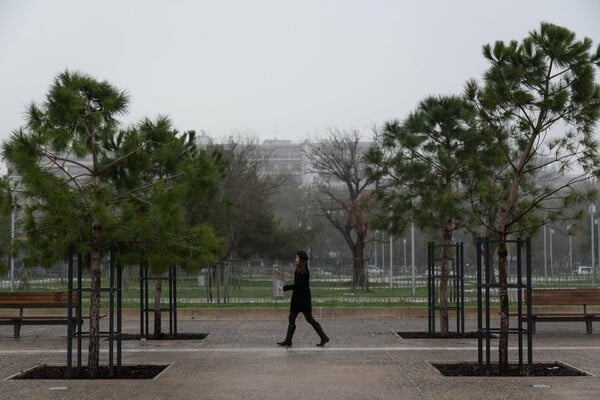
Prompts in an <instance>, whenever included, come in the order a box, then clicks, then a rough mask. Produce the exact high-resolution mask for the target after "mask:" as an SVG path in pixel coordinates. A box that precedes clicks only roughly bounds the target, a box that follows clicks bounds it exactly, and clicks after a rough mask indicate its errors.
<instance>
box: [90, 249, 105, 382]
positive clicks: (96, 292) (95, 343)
mask: <svg viewBox="0 0 600 400" xmlns="http://www.w3.org/2000/svg"><path fill="white" fill-rule="evenodd" d="M101 259H102V255H101V253H100V249H98V248H92V249H91V251H90V277H91V284H90V289H91V290H90V322H89V323H90V341H89V346H88V369H89V373H90V378H94V377H96V376H97V374H98V367H99V366H100V289H101V286H102V284H101V280H100V278H101V269H100V267H101V263H100V261H101Z"/></svg>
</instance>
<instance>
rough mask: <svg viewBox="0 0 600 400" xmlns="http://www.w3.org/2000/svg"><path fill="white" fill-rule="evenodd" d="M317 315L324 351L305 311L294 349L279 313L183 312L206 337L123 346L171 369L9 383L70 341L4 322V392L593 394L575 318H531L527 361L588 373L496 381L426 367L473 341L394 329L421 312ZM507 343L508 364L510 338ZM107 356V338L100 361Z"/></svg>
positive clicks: (590, 338)
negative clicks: (325, 338)
mask: <svg viewBox="0 0 600 400" xmlns="http://www.w3.org/2000/svg"><path fill="white" fill-rule="evenodd" d="M258 317H260V316H258ZM319 321H320V322H321V324H322V326H323V328H324V329H325V331H326V332H327V334H328V335H329V336H330V337H331V339H332V340H331V342H330V343H328V345H327V346H326V347H325V348H318V347H316V346H315V344H316V343H317V342H318V337H317V335H316V333H315V332H314V331H313V330H312V328H311V327H310V325H308V324H307V323H306V322H305V321H304V320H303V319H302V318H301V317H299V319H298V321H297V325H298V329H297V331H296V334H295V336H294V341H293V346H292V347H291V348H282V347H279V346H277V345H276V344H275V342H277V341H280V340H282V339H283V337H284V335H285V330H286V324H287V320H286V319H285V318H284V319H280V320H275V319H271V318H267V319H260V318H257V319H248V318H247V317H245V318H243V319H239V318H232V319H230V320H227V319H218V320H214V319H207V320H202V319H198V318H197V317H196V318H194V319H180V320H179V324H178V331H179V332H180V333H208V334H209V335H208V337H207V338H206V339H203V340H164V341H150V340H149V341H145V342H143V341H139V340H138V341H123V353H122V354H123V363H124V364H127V365H135V364H168V365H169V367H168V368H167V369H166V370H165V371H163V373H162V374H160V375H159V376H158V377H157V378H155V379H153V380H14V379H7V378H8V377H10V376H12V375H14V374H16V373H19V372H21V371H23V370H26V369H28V368H31V367H33V366H35V365H39V364H56V365H65V364H66V337H65V329H64V327H56V326H47V327H44V326H39V327H37V326H27V327H24V328H23V330H22V334H23V337H22V338H20V339H14V338H13V337H12V327H7V326H2V327H0V399H37V400H39V399H67V400H70V399H73V400H75V399H77V400H81V399H128V400H130V399H264V400H270V399H303V400H306V399H344V400H346V399H461V400H464V399H511V400H516V399H595V400H597V399H599V398H600V378H599V376H600V334H599V333H594V334H592V335H586V334H585V333H584V331H585V326H584V324H583V323H581V324H575V323H552V324H539V325H538V334H537V335H535V336H534V361H535V362H554V361H559V362H563V363H566V364H568V365H572V366H574V367H577V368H579V369H582V370H585V371H587V372H588V373H589V374H590V375H589V376H583V377H543V378H541V377H505V378H501V377H445V376H442V375H441V374H440V373H439V372H438V371H437V369H435V368H434V367H433V366H432V365H431V362H460V361H471V362H475V361H476V360H477V340H476V339H404V338H402V337H400V336H399V335H398V334H397V332H399V331H425V330H426V329H427V320H426V319H422V318H364V317H356V318H321V319H320V320H319ZM475 323H476V321H475V320H473V319H468V320H467V330H470V329H473V330H474V328H475ZM579 325H581V326H579ZM138 329H139V321H137V320H135V319H134V318H131V317H128V318H127V319H126V320H125V321H124V329H123V330H124V332H126V333H138ZM598 331H600V328H599V329H598ZM513 342H514V343H513ZM495 345H496V342H494V346H493V354H492V359H493V360H494V359H495V358H496V350H495ZM84 348H85V346H84ZM510 349H511V350H510V357H511V360H515V359H516V342H515V341H514V340H513V339H512V338H511V343H510ZM107 357H108V352H107V344H106V343H104V344H103V349H102V353H101V358H102V363H103V364H105V363H106V362H107V359H108V358H107ZM83 359H84V361H85V359H86V355H85V354H84V356H83Z"/></svg>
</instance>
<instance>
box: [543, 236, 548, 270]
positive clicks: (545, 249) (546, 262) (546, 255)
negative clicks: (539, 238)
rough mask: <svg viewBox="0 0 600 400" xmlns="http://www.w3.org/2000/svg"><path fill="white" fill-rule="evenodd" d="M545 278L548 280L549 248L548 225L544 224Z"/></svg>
mask: <svg viewBox="0 0 600 400" xmlns="http://www.w3.org/2000/svg"><path fill="white" fill-rule="evenodd" d="M544 280H545V281H547V280H548V250H547V245H546V225H544Z"/></svg>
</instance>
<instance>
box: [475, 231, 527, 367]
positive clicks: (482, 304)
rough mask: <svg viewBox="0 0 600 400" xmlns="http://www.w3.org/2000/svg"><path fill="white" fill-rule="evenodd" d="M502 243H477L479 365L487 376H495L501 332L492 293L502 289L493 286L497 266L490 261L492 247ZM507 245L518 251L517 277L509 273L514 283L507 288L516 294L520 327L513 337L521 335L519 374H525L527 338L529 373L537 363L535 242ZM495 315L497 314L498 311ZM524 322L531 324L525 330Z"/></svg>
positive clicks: (495, 241) (519, 341) (482, 240)
mask: <svg viewBox="0 0 600 400" xmlns="http://www.w3.org/2000/svg"><path fill="white" fill-rule="evenodd" d="M498 243H500V241H498V240H490V239H489V238H478V239H477V332H478V338H477V349H478V360H477V362H478V366H479V370H480V371H484V372H485V374H486V375H490V374H491V360H490V358H491V356H490V353H491V346H490V339H491V338H492V337H493V336H492V335H493V334H494V333H498V332H500V329H499V328H493V327H492V323H491V311H490V303H491V301H490V292H491V291H497V290H498V289H499V288H500V285H499V284H498V283H493V282H494V280H493V279H492V273H493V263H492V262H490V260H492V257H490V255H491V254H492V253H491V252H490V245H491V244H494V245H496V244H498ZM504 243H505V244H506V246H507V247H508V246H509V245H512V247H514V248H515V255H516V277H514V278H513V279H510V274H509V272H510V271H507V275H508V276H509V280H510V281H511V282H510V283H507V288H508V290H509V291H510V290H512V291H513V292H516V300H517V313H516V316H517V327H516V328H509V333H516V334H517V342H518V353H519V370H520V371H521V373H523V372H524V366H523V336H524V335H526V336H527V366H528V368H529V369H531V367H532V363H533V332H532V330H531V327H532V321H531V239H530V238H526V239H525V240H523V239H517V240H506V241H504ZM523 253H524V254H523ZM490 264H492V265H490ZM523 273H525V280H523ZM524 301H526V310H525V313H524V311H523V302H524ZM493 312H494V313H496V310H494V311H493ZM523 321H526V322H527V326H526V327H524V326H523ZM484 343H485V346H484ZM484 357H485V364H484Z"/></svg>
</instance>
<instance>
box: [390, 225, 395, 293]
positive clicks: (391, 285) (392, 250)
mask: <svg viewBox="0 0 600 400" xmlns="http://www.w3.org/2000/svg"><path fill="white" fill-rule="evenodd" d="M393 288H394V236H393V235H391V234H390V289H393Z"/></svg>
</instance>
